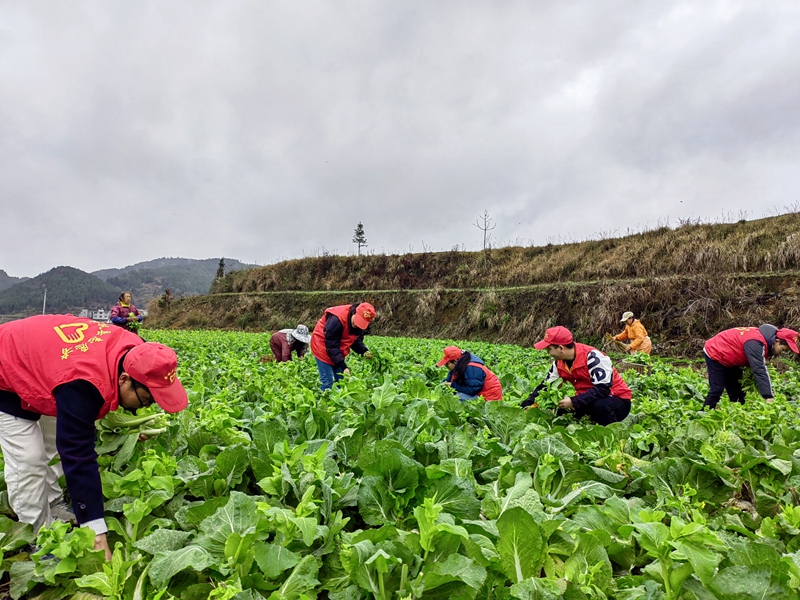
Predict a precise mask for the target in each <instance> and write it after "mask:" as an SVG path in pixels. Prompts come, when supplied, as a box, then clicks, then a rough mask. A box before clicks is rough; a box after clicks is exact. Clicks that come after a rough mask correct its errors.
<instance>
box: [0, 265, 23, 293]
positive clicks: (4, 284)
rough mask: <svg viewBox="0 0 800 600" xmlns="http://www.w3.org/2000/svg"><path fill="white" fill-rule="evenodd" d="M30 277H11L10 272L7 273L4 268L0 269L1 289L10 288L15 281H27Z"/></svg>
mask: <svg viewBox="0 0 800 600" xmlns="http://www.w3.org/2000/svg"><path fill="white" fill-rule="evenodd" d="M26 279H28V278H27V277H11V275H9V274H8V273H6V272H5V271H4V270H3V269H0V290H4V289H6V288H10V287H11V286H12V285H14V284H15V283H19V282H20V281H25V280H26Z"/></svg>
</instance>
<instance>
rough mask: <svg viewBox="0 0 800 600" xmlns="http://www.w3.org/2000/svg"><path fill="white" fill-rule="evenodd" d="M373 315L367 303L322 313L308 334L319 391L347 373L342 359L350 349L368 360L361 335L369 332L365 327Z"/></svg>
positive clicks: (367, 350) (368, 354) (335, 307)
mask: <svg viewBox="0 0 800 600" xmlns="http://www.w3.org/2000/svg"><path fill="white" fill-rule="evenodd" d="M376 314H377V313H376V312H375V307H374V306H372V304H370V303H369V302H361V303H359V304H343V305H341V306H333V307H331V308H326V309H325V312H324V313H322V316H321V317H320V319H319V321H317V325H316V327H314V333H312V334H311V354H313V355H314V358H315V359H316V361H317V371H319V380H320V389H321V390H322V391H323V392H324V391H325V390H329V389H331V388H332V387H333V384H334V383H335V382H337V381H339V380H340V379H341V378H342V376H343V375H345V374H349V373H350V370H349V369H348V368H347V363H345V359H346V358H347V355H348V354H349V353H350V349H351V348H352V350H353V351H355V353H356V354H361V355H362V356H363V357H364V358H372V353H371V352H370V351H369V349H368V348H367V347H366V345H365V344H364V336H365V335H367V334H368V333H370V331H369V326H370V323H372V320H373V319H374V318H375V315H376Z"/></svg>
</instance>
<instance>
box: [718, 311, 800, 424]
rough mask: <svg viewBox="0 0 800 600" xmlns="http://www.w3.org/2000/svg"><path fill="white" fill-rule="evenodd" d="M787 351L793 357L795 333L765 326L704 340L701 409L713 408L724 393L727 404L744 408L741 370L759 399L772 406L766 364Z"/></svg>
mask: <svg viewBox="0 0 800 600" xmlns="http://www.w3.org/2000/svg"><path fill="white" fill-rule="evenodd" d="M787 350H791V351H792V352H794V353H795V354H797V332H796V331H795V330H794V329H786V328H783V329H778V328H777V327H775V326H774V325H769V324H764V325H761V327H734V328H733V329H726V330H725V331H721V332H720V333H718V334H717V335H715V336H714V337H712V338H711V339H710V340H707V341H706V343H705V345H704V346H703V355H704V357H705V359H706V366H707V367H708V385H709V389H708V394H707V395H706V399H705V403H704V404H703V408H712V409H713V408H716V407H717V404H718V403H719V399H720V398H721V397H722V392H723V391H727V392H728V398H729V399H730V401H731V402H739V403H741V404H744V390H742V368H744V367H750V371H752V373H753V377H754V379H755V380H756V387H757V388H758V392H759V393H760V394H761V396H762V397H763V398H764V399H765V400H766V401H767V402H772V400H773V393H772V381H771V380H770V378H769V371H767V360H769V359H770V358H772V357H773V356H780V355H781V354H783V353H784V352H785V351H787Z"/></svg>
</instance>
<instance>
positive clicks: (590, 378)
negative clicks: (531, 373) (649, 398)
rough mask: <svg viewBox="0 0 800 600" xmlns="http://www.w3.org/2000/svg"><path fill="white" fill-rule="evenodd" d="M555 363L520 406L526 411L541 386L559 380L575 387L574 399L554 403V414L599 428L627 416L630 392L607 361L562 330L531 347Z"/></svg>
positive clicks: (551, 331)
mask: <svg viewBox="0 0 800 600" xmlns="http://www.w3.org/2000/svg"><path fill="white" fill-rule="evenodd" d="M533 347H534V348H536V349H537V350H547V353H548V354H549V355H550V356H551V357H553V358H554V359H555V362H554V363H553V365H552V366H551V367H550V371H548V373H547V377H545V380H544V381H543V382H542V383H541V384H539V386H538V387H537V388H536V389H535V390H533V392H532V393H531V395H530V396H528V398H527V399H526V400H524V401H523V402H522V404H521V406H523V407H526V408H527V407H529V406H531V405H533V404H534V403H535V402H536V397H537V396H538V395H539V392H540V391H541V390H542V389H543V388H544V386H545V385H548V384H550V383H554V382H556V381H558V380H559V379H560V380H561V381H566V382H568V383H571V384H572V385H573V386H574V387H575V395H574V396H572V397H569V396H564V397H563V398H562V399H561V400H559V401H558V408H559V410H558V412H557V413H556V414H558V415H562V414H565V412H566V411H569V410H573V411H575V418H576V419H580V418H581V417H583V416H588V417H589V418H590V419H591V420H592V421H594V422H595V423H597V424H599V425H609V424H610V423H616V422H617V421H622V420H623V419H625V417H627V416H628V415H629V414H630V412H631V390H630V388H629V387H628V385H627V384H626V383H625V381H624V380H623V379H622V377H621V376H620V374H619V373H617V370H616V369H615V368H614V366H613V365H612V364H611V359H610V358H609V357H608V356H606V355H605V354H603V353H602V352H600V350H598V349H597V348H592V347H591V346H587V345H586V344H578V343H576V342H575V340H574V338H573V337H572V333H571V332H570V330H569V329H567V328H566V327H561V326H558V327H551V328H550V329H548V330H547V331H546V332H545V335H544V339H542V340H540V341H538V342H536V343H535V344H534V345H533Z"/></svg>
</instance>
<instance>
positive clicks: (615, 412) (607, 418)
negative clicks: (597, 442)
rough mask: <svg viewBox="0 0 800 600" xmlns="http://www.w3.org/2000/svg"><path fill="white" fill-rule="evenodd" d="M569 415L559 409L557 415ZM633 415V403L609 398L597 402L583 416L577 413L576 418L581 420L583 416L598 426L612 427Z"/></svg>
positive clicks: (614, 397) (622, 399)
mask: <svg viewBox="0 0 800 600" xmlns="http://www.w3.org/2000/svg"><path fill="white" fill-rule="evenodd" d="M565 414H567V411H565V410H561V409H558V412H556V415H558V416H559V417H560V416H561V415H565ZM629 414H631V401H630V400H625V399H624V398H618V397H617V396H607V397H605V398H600V399H599V400H595V401H594V402H592V403H591V404H590V405H589V406H587V407H586V410H585V411H584V412H582V413H581V414H578V413H575V418H577V419H579V418H581V417H583V416H588V417H589V418H590V419H591V420H592V421H594V422H595V423H597V424H598V425H610V424H611V423H617V422H619V421H623V420H625V417H627V416H628V415H629Z"/></svg>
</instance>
